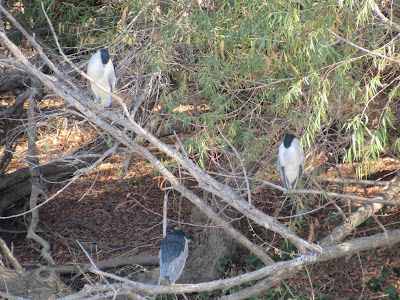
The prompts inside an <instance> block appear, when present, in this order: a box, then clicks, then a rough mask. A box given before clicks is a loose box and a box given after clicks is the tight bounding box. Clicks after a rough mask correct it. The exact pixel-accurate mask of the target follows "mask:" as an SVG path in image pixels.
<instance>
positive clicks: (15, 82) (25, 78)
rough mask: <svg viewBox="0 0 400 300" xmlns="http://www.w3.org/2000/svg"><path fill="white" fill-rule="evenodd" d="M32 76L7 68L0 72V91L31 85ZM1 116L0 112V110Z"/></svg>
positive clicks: (11, 90) (10, 90) (4, 91)
mask: <svg viewBox="0 0 400 300" xmlns="http://www.w3.org/2000/svg"><path fill="white" fill-rule="evenodd" d="M31 81H32V76H31V75H29V74H27V73H25V72H22V71H19V70H8V71H6V72H1V73H0V93H6V92H13V91H14V90H17V89H23V88H26V87H28V86H30V85H31ZM0 116H1V112H0Z"/></svg>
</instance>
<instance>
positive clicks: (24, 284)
mask: <svg viewBox="0 0 400 300" xmlns="http://www.w3.org/2000/svg"><path fill="white" fill-rule="evenodd" d="M0 291H7V294H6V293H3V292H1V293H3V294H0V296H2V297H4V299H21V298H17V297H23V298H25V299H26V298H28V299H56V298H62V297H65V296H67V295H70V294H72V293H73V291H72V290H71V289H70V288H69V287H68V286H66V285H65V284H64V283H63V282H62V281H61V280H60V277H59V276H58V275H57V274H56V273H55V272H54V271H52V270H51V269H49V268H47V267H41V268H39V269H36V270H24V271H22V272H17V271H15V270H11V269H2V271H1V272H0ZM11 297H14V298H11Z"/></svg>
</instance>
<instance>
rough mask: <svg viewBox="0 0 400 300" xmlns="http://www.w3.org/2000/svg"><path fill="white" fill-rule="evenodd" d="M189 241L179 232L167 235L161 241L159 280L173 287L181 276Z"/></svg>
mask: <svg viewBox="0 0 400 300" xmlns="http://www.w3.org/2000/svg"><path fill="white" fill-rule="evenodd" d="M188 242H189V239H187V238H186V236H185V234H184V233H183V232H182V231H180V230H174V231H172V232H170V233H168V234H167V235H166V236H165V237H164V238H163V239H162V241H161V249H160V254H159V258H160V269H161V270H160V279H161V280H162V281H166V282H167V283H168V284H170V285H173V284H175V281H177V280H178V278H179V276H181V274H182V271H183V267H184V266H185V263H186V258H187V256H188V252H189V246H188Z"/></svg>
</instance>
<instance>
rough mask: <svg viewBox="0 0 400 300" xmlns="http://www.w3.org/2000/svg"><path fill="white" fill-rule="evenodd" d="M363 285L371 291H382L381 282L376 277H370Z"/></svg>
mask: <svg viewBox="0 0 400 300" xmlns="http://www.w3.org/2000/svg"><path fill="white" fill-rule="evenodd" d="M365 285H366V287H367V288H369V289H370V290H371V291H374V292H378V291H383V287H382V282H381V281H380V280H379V279H378V278H376V277H372V278H371V279H370V280H369V281H368V282H367V283H366V284H365Z"/></svg>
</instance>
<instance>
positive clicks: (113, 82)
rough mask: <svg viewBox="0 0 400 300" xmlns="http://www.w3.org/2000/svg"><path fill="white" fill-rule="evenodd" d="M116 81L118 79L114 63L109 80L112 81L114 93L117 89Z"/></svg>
mask: <svg viewBox="0 0 400 300" xmlns="http://www.w3.org/2000/svg"><path fill="white" fill-rule="evenodd" d="M115 81H116V77H115V67H114V64H112V70H111V72H110V75H109V76H108V82H109V83H110V86H111V92H112V93H113V92H114V90H115Z"/></svg>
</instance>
